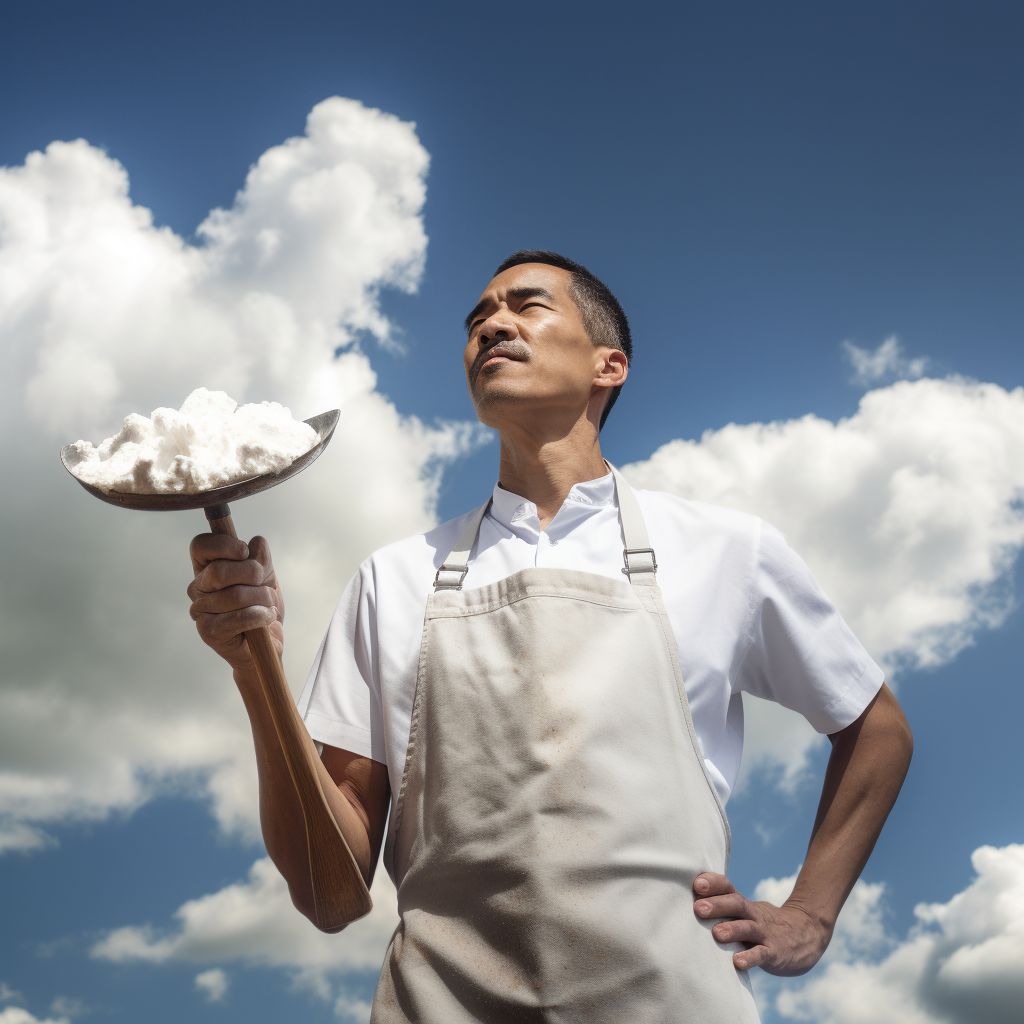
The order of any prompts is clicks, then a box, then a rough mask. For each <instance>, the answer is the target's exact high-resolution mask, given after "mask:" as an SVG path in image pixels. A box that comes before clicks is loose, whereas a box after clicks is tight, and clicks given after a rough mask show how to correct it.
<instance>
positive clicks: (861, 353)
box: [843, 334, 928, 386]
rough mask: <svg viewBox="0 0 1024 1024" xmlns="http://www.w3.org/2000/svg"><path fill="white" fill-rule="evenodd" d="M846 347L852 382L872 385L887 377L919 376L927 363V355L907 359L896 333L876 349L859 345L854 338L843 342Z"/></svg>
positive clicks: (909, 377) (914, 378)
mask: <svg viewBox="0 0 1024 1024" xmlns="http://www.w3.org/2000/svg"><path fill="white" fill-rule="evenodd" d="M843 351H844V353H845V354H846V358H847V359H848V360H849V361H850V365H851V366H852V367H853V379H852V380H851V383H852V384H862V385H865V386H869V385H872V384H878V383H880V382H881V381H884V380H917V378H918V377H923V376H924V372H925V369H926V368H927V366H928V357H927V356H918V357H917V358H916V359H907V358H906V356H904V355H903V347H902V346H901V345H900V343H899V339H898V338H897V337H896V335H895V334H893V335H891V336H890V337H888V338H886V339H885V341H883V342H882V344H881V345H879V346H878V348H876V349H867V348H860V346H858V345H855V344H854V343H853V342H852V341H844V342H843Z"/></svg>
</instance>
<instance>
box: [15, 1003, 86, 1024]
mask: <svg viewBox="0 0 1024 1024" xmlns="http://www.w3.org/2000/svg"><path fill="white" fill-rule="evenodd" d="M0 1024H70V1022H69V1020H68V1018H67V1017H47V1018H46V1019H45V1020H44V1019H43V1018H41V1017H36V1016H34V1015H33V1014H31V1013H29V1012H28V1010H23V1009H22V1008H21V1007H20V1006H7V1007H5V1008H4V1009H2V1010H0Z"/></svg>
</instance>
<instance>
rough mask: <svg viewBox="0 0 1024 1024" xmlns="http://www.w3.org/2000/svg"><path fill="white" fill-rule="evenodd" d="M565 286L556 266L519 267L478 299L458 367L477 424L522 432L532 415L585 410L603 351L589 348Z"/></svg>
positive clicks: (575, 415) (564, 277) (560, 415)
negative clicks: (512, 427) (463, 373)
mask: <svg viewBox="0 0 1024 1024" xmlns="http://www.w3.org/2000/svg"><path fill="white" fill-rule="evenodd" d="M571 282H572V275H571V274H570V273H569V272H568V271H567V270H562V269H561V268H560V267H551V266H548V265H546V264H543V263H524V264H521V265H520V266H518V267H510V268H509V269H508V270H506V271H504V272H503V273H501V274H499V275H498V276H497V277H496V278H494V279H493V280H492V281H491V283H490V284H489V285H488V286H487V289H486V290H485V291H484V293H483V295H482V296H481V297H480V301H479V302H478V303H477V305H476V307H475V308H474V310H473V312H472V314H471V317H470V327H469V340H468V342H467V344H466V351H465V354H464V357H463V361H464V363H465V367H466V381H467V383H468V384H469V393H470V395H471V396H472V398H473V404H474V405H475V406H476V411H477V415H478V416H479V417H480V420H481V421H482V422H483V423H486V424H487V425H488V426H492V427H500V426H501V425H503V424H507V423H510V422H512V423H518V424H519V425H521V426H528V425H529V421H530V420H532V419H534V418H535V417H540V416H544V417H548V418H550V417H551V416H553V415H554V416H555V417H556V419H557V420H562V419H564V418H565V417H566V416H569V417H572V418H574V419H575V418H578V417H579V416H580V415H581V413H582V411H583V410H584V409H586V408H587V406H588V403H589V402H590V400H591V398H592V396H593V395H594V394H595V391H594V388H595V381H597V380H600V379H601V377H602V367H604V366H605V364H606V357H607V355H608V353H609V352H610V351H611V350H609V349H608V348H605V347H603V346H602V347H595V346H594V344H593V343H592V342H591V340H590V338H589V336H588V335H587V332H586V330H585V329H584V327H583V320H582V319H581V317H580V312H579V309H577V307H576V303H575V302H574V301H573V300H572V298H571V297H570V295H569V285H570V284H571ZM598 387H599V389H601V386H600V385H598Z"/></svg>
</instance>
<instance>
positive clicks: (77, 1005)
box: [50, 996, 89, 1017]
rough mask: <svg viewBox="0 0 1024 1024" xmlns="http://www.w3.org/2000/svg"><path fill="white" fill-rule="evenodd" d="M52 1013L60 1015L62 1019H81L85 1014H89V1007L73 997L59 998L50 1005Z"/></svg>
mask: <svg viewBox="0 0 1024 1024" xmlns="http://www.w3.org/2000/svg"><path fill="white" fill-rule="evenodd" d="M50 1012H51V1013H59V1014H60V1015H61V1016H62V1017H80V1016H81V1015H82V1014H83V1013H88V1012H89V1007H88V1006H86V1005H85V1002H84V1001H83V1000H81V999H75V998H74V997H73V996H57V997H56V998H55V999H54V1000H53V1002H52V1003H50Z"/></svg>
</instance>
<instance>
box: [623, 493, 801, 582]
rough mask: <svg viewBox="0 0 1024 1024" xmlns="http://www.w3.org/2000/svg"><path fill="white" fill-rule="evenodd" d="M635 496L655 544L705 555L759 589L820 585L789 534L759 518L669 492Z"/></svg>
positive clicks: (691, 554)
mask: <svg viewBox="0 0 1024 1024" xmlns="http://www.w3.org/2000/svg"><path fill="white" fill-rule="evenodd" d="M634 493H635V494H636V496H637V499H638V500H639V501H640V507H641V508H642V509H643V513H644V518H645V519H646V520H647V522H648V524H649V531H650V533H651V536H652V541H651V543H652V544H654V545H655V546H657V542H658V539H664V540H665V541H668V542H669V543H671V544H674V545H677V546H678V547H679V548H680V549H681V551H682V552H685V553H687V555H688V557H689V556H693V555H695V554H696V553H697V552H700V553H701V556H702V561H704V560H707V561H708V562H709V564H711V563H713V564H716V565H717V566H718V567H719V568H718V571H720V572H726V573H732V572H738V573H741V574H742V575H743V576H745V577H746V578H747V579H748V580H749V581H750V582H751V583H753V584H754V585H755V587H763V586H764V585H765V584H766V583H767V582H769V581H776V582H778V581H781V580H785V579H789V578H793V577H799V578H800V579H802V580H804V581H805V583H806V584H807V585H808V586H811V587H812V588H816V587H817V584H816V583H814V580H813V576H812V574H811V571H810V569H809V568H808V567H807V563H806V562H804V560H803V559H802V558H801V557H800V556H799V555H798V554H797V553H796V552H795V551H794V550H793V549H792V548H791V547H790V546H789V544H788V543H787V541H786V538H785V536H783V534H782V533H781V532H780V531H779V530H778V529H776V528H775V527H774V526H773V525H772V524H771V523H769V522H766V521H765V520H764V519H761V518H760V517H759V516H755V515H751V514H750V513H748V512H740V511H739V510H738V509H734V508H726V507H725V506H724V505H712V504H709V503H708V502H705V501H693V500H691V499H688V498H679V497H677V496H676V495H674V494H666V493H664V492H663V491H637V490H634Z"/></svg>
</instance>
